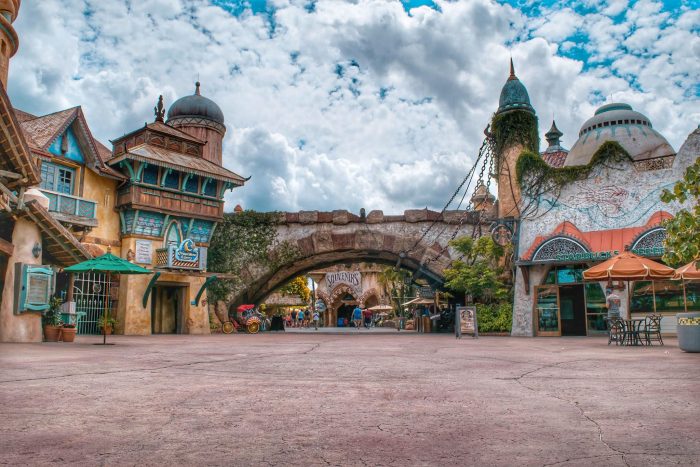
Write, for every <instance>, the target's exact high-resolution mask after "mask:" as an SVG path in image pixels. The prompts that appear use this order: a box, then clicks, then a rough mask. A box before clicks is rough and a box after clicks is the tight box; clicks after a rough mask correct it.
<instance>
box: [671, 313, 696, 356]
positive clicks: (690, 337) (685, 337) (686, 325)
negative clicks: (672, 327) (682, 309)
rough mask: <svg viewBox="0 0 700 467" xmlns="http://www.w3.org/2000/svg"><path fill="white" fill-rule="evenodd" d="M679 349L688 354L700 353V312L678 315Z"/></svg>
mask: <svg viewBox="0 0 700 467" xmlns="http://www.w3.org/2000/svg"><path fill="white" fill-rule="evenodd" d="M676 320H677V326H676V329H677V333H678V347H680V349H681V350H684V351H686V352H700V312H694V313H678V314H677V315H676Z"/></svg>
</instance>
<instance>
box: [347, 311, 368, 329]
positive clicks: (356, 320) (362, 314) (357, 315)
mask: <svg viewBox="0 0 700 467" xmlns="http://www.w3.org/2000/svg"><path fill="white" fill-rule="evenodd" d="M352 322H353V325H354V326H355V328H356V329H360V327H361V326H364V327H365V328H367V329H369V328H370V327H372V310H369V309H367V308H365V309H364V310H363V309H362V308H360V306H359V305H358V306H356V307H355V309H354V310H352Z"/></svg>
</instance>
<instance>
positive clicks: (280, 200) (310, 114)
mask: <svg viewBox="0 0 700 467" xmlns="http://www.w3.org/2000/svg"><path fill="white" fill-rule="evenodd" d="M599 3H600V5H598V6H599V9H598V11H599V12H595V13H591V14H587V15H581V14H579V13H576V12H574V11H573V10H572V9H570V8H560V9H559V10H557V11H552V12H546V14H545V15H543V16H542V17H541V18H527V17H525V16H524V15H523V14H522V13H521V12H520V11H518V10H517V9H514V8H512V7H510V6H507V5H499V4H497V3H494V2H490V1H488V0H469V1H466V0H463V1H455V2H453V1H443V0H440V1H438V2H437V4H438V5H439V7H440V9H441V12H438V11H435V10H433V9H430V8H425V7H424V8H418V9H413V10H412V11H411V16H409V15H407V14H406V12H405V11H404V10H403V8H402V6H401V4H400V3H399V2H388V1H384V0H358V1H357V2H338V1H332V0H321V1H319V2H317V3H316V11H315V12H314V13H309V12H308V11H307V10H306V9H305V8H304V6H305V4H306V2H305V1H301V0H299V1H294V0H292V1H282V0H280V1H276V2H275V6H276V8H277V10H276V13H275V16H274V20H275V29H274V33H273V34H271V33H270V28H269V24H268V23H267V19H266V18H265V16H264V15H252V14H249V13H245V14H243V15H241V16H240V17H234V16H232V15H231V14H229V13H228V12H226V11H224V10H223V9H221V8H219V7H215V6H212V5H211V4H209V3H207V2H206V1H205V0H158V1H148V2H135V1H125V0H124V1H118V0H99V1H98V0H43V1H42V2H24V3H23V5H22V9H21V11H20V16H19V19H18V20H17V22H16V23H15V26H16V27H17V29H18V31H19V34H20V42H21V44H20V51H19V53H18V54H17V55H16V56H15V58H14V59H13V60H12V62H11V72H10V86H9V91H10V94H11V96H12V98H13V101H14V102H15V104H16V105H17V106H18V107H20V108H24V109H25V110H28V111H32V112H36V113H48V112H52V111H55V110H59V109H62V108H65V107H68V106H72V105H77V104H81V105H82V106H83V109H84V110H85V112H86V115H87V117H88V121H89V122H90V124H91V127H92V129H93V131H94V133H95V135H96V136H97V137H98V138H99V139H101V140H102V141H103V142H107V140H108V139H110V138H114V137H116V136H118V135H121V134H123V133H124V132H127V131H131V130H133V129H135V128H136V127H138V126H140V125H142V124H143V122H144V121H146V120H149V121H150V120H152V107H153V105H154V103H155V101H156V99H157V96H158V95H159V94H163V95H164V96H165V99H166V104H170V103H172V102H173V101H174V99H176V98H177V97H179V96H182V95H186V94H189V93H191V92H192V91H193V82H194V81H195V80H196V79H197V78H198V77H199V79H200V80H201V81H202V83H203V84H202V92H203V93H204V94H205V95H206V96H208V97H210V98H212V99H213V100H215V101H216V102H217V103H218V104H219V105H220V106H221V108H222V109H223V111H224V114H225V116H226V125H227V127H228V132H227V136H226V140H225V154H224V160H225V164H226V166H227V167H228V168H230V169H231V170H234V171H236V172H238V173H240V174H241V175H244V176H248V175H252V177H253V178H252V179H251V180H250V182H249V183H248V184H247V185H246V186H245V187H244V188H242V189H236V190H234V191H233V192H232V193H229V194H227V198H226V199H227V209H229V210H230V209H232V208H233V206H235V204H237V203H241V204H242V205H243V206H244V207H246V208H255V209H260V210H265V209H283V210H298V209H327V210H330V209H343V208H346V209H351V210H354V211H357V210H358V209H359V208H360V207H365V208H366V209H367V210H371V209H384V210H385V212H397V211H401V210H403V209H406V208H416V207H424V206H426V205H427V206H429V207H432V208H441V207H442V205H443V204H444V202H445V201H446V199H447V198H448V197H449V195H450V194H451V192H452V191H453V190H454V188H455V187H456V186H457V185H458V184H459V182H460V181H461V179H462V177H463V176H464V175H465V174H466V172H467V170H468V169H469V167H470V165H471V161H472V160H473V159H474V157H475V155H476V151H477V150H478V148H479V146H480V144H481V140H482V139H483V133H482V131H483V129H484V127H485V126H486V124H487V123H488V121H489V119H490V116H491V114H492V113H493V112H494V111H495V110H496V107H497V105H498V96H499V92H500V89H501V87H502V85H503V83H504V82H505V79H506V78H507V73H508V58H509V56H510V55H511V54H512V56H513V58H514V60H515V63H516V71H517V74H518V76H519V77H520V78H521V79H522V80H523V82H524V83H525V85H526V86H527V88H528V91H529V93H530V97H531V100H532V103H533V106H534V107H535V109H536V110H537V112H538V115H539V117H540V130H541V132H542V133H544V132H545V131H546V130H547V129H548V128H549V125H550V119H551V117H552V116H554V117H556V119H557V125H558V126H559V128H560V129H562V130H563V131H564V133H565V136H564V142H565V144H566V145H568V146H571V145H572V144H573V142H574V137H575V135H576V134H577V132H578V129H579V127H580V125H581V124H582V123H583V121H584V120H586V118H588V117H589V116H591V115H592V113H593V111H594V109H595V108H596V107H597V106H598V105H599V104H600V100H601V96H607V95H609V94H610V93H615V94H614V95H615V99H616V100H622V99H624V100H627V101H629V102H630V103H631V104H632V105H633V106H634V107H635V108H636V109H638V110H640V111H642V112H643V113H646V114H647V115H648V116H649V117H650V118H651V119H652V121H653V123H654V125H655V127H656V128H657V129H658V130H659V131H661V133H662V134H664V135H666V136H667V137H668V139H669V140H670V141H671V143H672V145H673V146H674V147H676V148H678V147H679V146H680V143H681V142H682V141H683V140H684V138H685V136H686V135H687V134H688V133H689V132H690V131H691V130H692V129H693V128H695V126H696V125H697V122H698V120H700V117H699V116H698V110H696V109H697V108H698V105H697V104H698V96H697V76H698V75H700V70H699V69H698V66H699V65H698V63H700V59H699V57H700V39H699V38H698V34H697V24H698V11H694V10H688V11H686V12H684V13H683V14H681V15H677V17H676V18H675V19H674V18H671V17H669V16H668V15H666V14H665V13H660V11H659V9H658V5H657V4H656V3H654V2H650V1H647V0H640V1H638V2H635V3H633V4H632V6H628V5H627V2H625V1H609V2H599ZM596 5H597V4H596ZM622 12H625V14H624V20H623V21H622V22H621V23H620V22H618V23H616V22H615V21H613V19H611V16H615V15H619V14H621V13H622ZM694 28H695V29H694ZM523 31H525V32H526V34H525V37H523ZM576 32H580V33H583V34H585V35H586V37H587V42H586V43H585V44H575V43H574V42H572V41H573V40H574V39H572V35H573V34H574V33H576ZM560 43H561V44H560ZM577 45H578V46H584V47H585V48H586V49H587V50H588V52H589V53H590V54H591V56H592V58H591V61H592V63H594V64H595V63H601V65H600V66H593V67H591V68H589V69H588V70H587V71H583V64H582V63H581V62H580V61H576V60H574V59H571V58H566V57H563V56H560V55H558V54H560V53H562V52H566V51H570V50H572V49H573V48H575V47H576V46H577ZM694 86H695V91H693V87H694ZM689 90H690V91H689ZM689 92H690V94H689ZM693 92H694V93H695V94H693Z"/></svg>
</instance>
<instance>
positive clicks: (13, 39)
mask: <svg viewBox="0 0 700 467" xmlns="http://www.w3.org/2000/svg"><path fill="white" fill-rule="evenodd" d="M20 3H21V0H0V82H2V85H3V86H4V87H5V88H6V89H7V73H8V70H9V65H10V58H12V56H13V55H14V54H15V53H17V49H18V48H19V37H17V32H16V31H15V28H14V26H12V23H13V22H14V21H15V19H17V13H19V6H20Z"/></svg>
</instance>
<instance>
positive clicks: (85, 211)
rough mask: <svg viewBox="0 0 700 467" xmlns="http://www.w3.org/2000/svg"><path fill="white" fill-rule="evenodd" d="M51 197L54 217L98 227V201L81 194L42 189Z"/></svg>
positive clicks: (51, 210)
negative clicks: (96, 215) (83, 196)
mask: <svg viewBox="0 0 700 467" xmlns="http://www.w3.org/2000/svg"><path fill="white" fill-rule="evenodd" d="M41 192H42V193H43V194H44V195H45V196H46V197H47V198H49V212H50V213H51V216H53V218H54V219H56V220H58V221H59V222H64V223H66V224H73V225H82V226H85V227H97V218H96V217H95V214H96V206H97V203H96V202H94V201H90V200H89V199H85V198H81V197H79V196H72V195H67V194H65V193H57V192H55V191H49V190H41Z"/></svg>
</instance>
